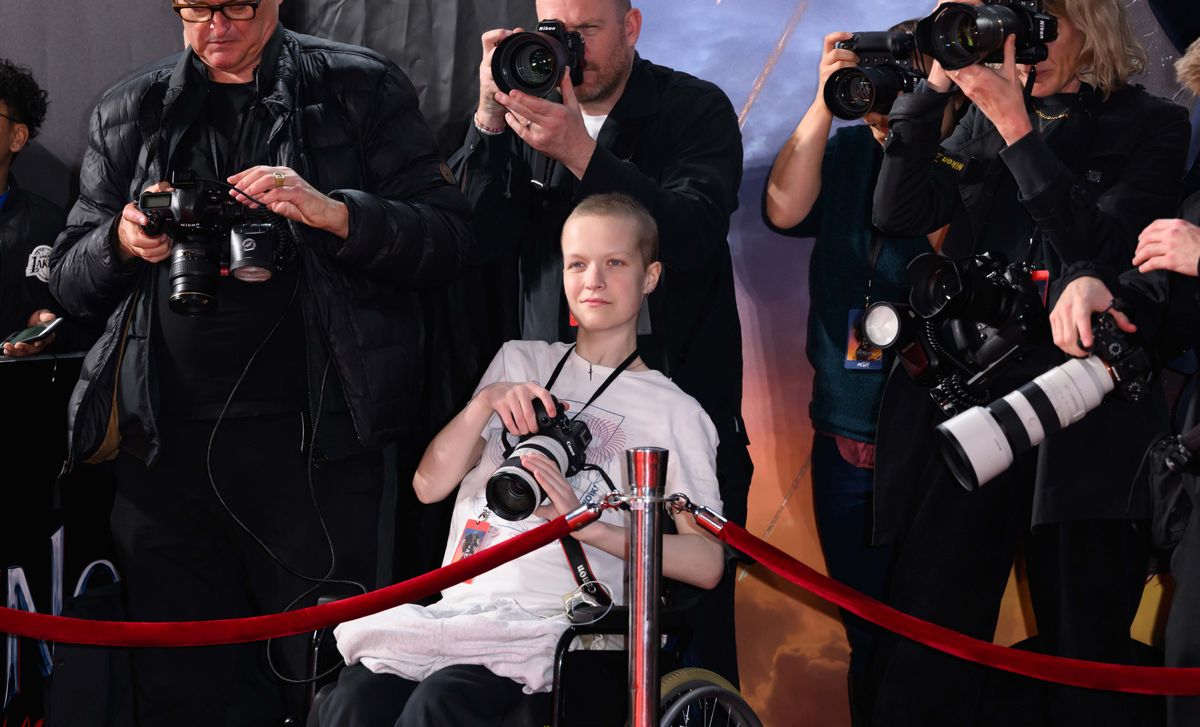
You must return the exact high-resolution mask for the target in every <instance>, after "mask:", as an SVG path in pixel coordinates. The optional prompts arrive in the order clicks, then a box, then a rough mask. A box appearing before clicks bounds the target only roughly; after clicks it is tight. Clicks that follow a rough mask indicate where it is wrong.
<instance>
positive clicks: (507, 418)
mask: <svg viewBox="0 0 1200 727" xmlns="http://www.w3.org/2000/svg"><path fill="white" fill-rule="evenodd" d="M475 398H476V400H477V401H478V402H479V404H480V405H482V406H484V407H486V408H487V409H488V410H489V411H494V412H496V414H498V415H499V416H500V421H501V422H502V423H503V424H504V428H505V429H507V430H508V433H509V434H513V435H516V436H521V435H523V434H533V433H535V432H537V430H538V423H537V417H536V416H535V415H534V413H533V400H534V399H540V400H541V402H542V406H544V407H545V408H546V413H547V414H549V415H550V416H556V415H557V413H558V412H557V410H556V409H555V406H554V399H553V397H551V396H550V392H549V391H547V390H546V389H545V388H544V387H542V386H540V385H538V384H536V383H534V382H532V381H530V382H527V383H512V382H509V381H497V382H496V383H494V384H488V385H487V386H485V387H483V389H482V390H481V391H480V392H479V394H478V395H477V396H476V397H475ZM562 408H563V410H566V409H567V408H568V406H567V404H565V403H563V404H562Z"/></svg>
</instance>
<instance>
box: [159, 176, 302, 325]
mask: <svg viewBox="0 0 1200 727" xmlns="http://www.w3.org/2000/svg"><path fill="white" fill-rule="evenodd" d="M171 185H172V186H173V187H174V189H173V190H171V191H170V192H143V193H142V197H141V199H140V200H139V201H138V209H140V210H141V211H142V213H143V214H144V215H146V225H145V228H144V229H145V230H146V234H147V235H150V236H152V237H153V236H156V235H161V234H162V233H164V232H165V233H167V234H169V235H170V236H171V238H172V239H173V240H174V245H172V246H171V274H170V278H171V294H170V297H169V298H168V301H169V303H170V306H171V310H173V311H175V312H176V313H181V314H183V315H200V314H203V313H208V312H211V311H213V310H216V307H217V280H218V278H219V277H220V276H222V275H228V274H231V273H232V274H233V276H234V277H235V278H237V279H238V280H243V281H246V282H250V283H256V282H261V281H264V280H269V279H270V278H271V276H272V275H273V274H274V273H276V272H278V271H279V270H282V269H283V268H284V267H285V266H286V265H287V264H288V263H290V262H291V260H292V259H293V258H294V257H295V246H294V245H293V244H292V242H291V237H290V236H289V235H288V233H287V228H286V226H284V225H282V224H278V223H277V219H278V218H277V216H276V215H275V214H274V213H272V212H270V211H269V210H266V209H265V208H259V209H253V210H252V209H250V208H248V207H246V206H245V205H243V204H241V203H240V202H237V201H235V200H234V199H233V198H232V197H230V196H229V194H228V193H227V192H226V190H227V189H228V185H221V184H217V183H213V182H210V181H208V180H204V179H197V178H196V175H195V173H194V172H190V171H189V172H178V173H176V174H174V175H172V179H171Z"/></svg>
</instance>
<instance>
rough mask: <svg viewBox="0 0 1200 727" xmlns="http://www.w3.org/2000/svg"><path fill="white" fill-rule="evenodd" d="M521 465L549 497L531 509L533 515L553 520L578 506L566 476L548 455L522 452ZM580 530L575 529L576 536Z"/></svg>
mask: <svg viewBox="0 0 1200 727" xmlns="http://www.w3.org/2000/svg"><path fill="white" fill-rule="evenodd" d="M521 466H522V467H524V468H525V469H527V470H529V471H530V472H531V473H532V474H533V478H534V479H535V480H537V483H538V484H539V485H541V487H542V491H543V492H545V493H546V497H547V498H549V499H550V503H549V504H547V505H540V506H538V508H537V509H536V510H534V511H533V514H534V515H537V516H538V517H541V518H545V519H547V520H553V519H554V518H556V517H558V516H559V515H566V514H567V513H569V512H571V511H572V510H575V509H576V508H578V507H579V497H578V496H576V495H575V490H574V489H572V488H571V483H569V482H567V478H565V477H563V474H562V472H561V471H560V470H559V469H558V464H556V463H555V462H552V461H551V460H550V458H549V457H547V456H546V455H544V454H542V453H541V452H529V453H527V454H522V455H521ZM581 532H583V531H582V530H579V531H576V536H577V537H578V535H579V533H581ZM580 540H583V538H580Z"/></svg>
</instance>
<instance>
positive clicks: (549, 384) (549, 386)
mask: <svg viewBox="0 0 1200 727" xmlns="http://www.w3.org/2000/svg"><path fill="white" fill-rule="evenodd" d="M574 352H575V345H574V344H571V347H570V348H568V349H567V352H566V353H564V354H563V357H562V358H561V359H559V361H558V365H557V366H555V367H554V373H552V374H550V380H549V381H547V382H546V390H547V391H549V390H550V389H552V388H554V382H555V381H558V375H559V374H561V373H562V370H563V366H565V365H566V363H567V359H568V358H570V357H571V354H572V353H574ZM637 357H638V352H637V349H636V348H635V349H634V350H633V353H631V354H629V357H628V358H626V359H625V360H624V361H622V362H621V363H620V365H619V366H617V367H616V368H615V369H613V372H612V373H611V374H609V375H608V378H607V379H605V380H604V382H603V383H601V384H600V388H598V389H596V393H594V394H592V398H590V399H588V400H587V403H586V404H584V405H583V408H582V409H580V410H579V411H577V412H575V416H573V417H571V421H575V420H576V419H577V418H579V415H580V414H582V413H583V410H584V409H586V408H588V407H589V406H591V405H592V402H593V401H595V400H596V399H598V398H600V395H601V394H603V393H604V390H605V389H607V388H608V387H609V385H610V384H612V382H613V381H614V380H615V379H616V378H617V377H618V376H620V375H621V372H623V371H624V370H625V369H627V368H629V367H630V366H632V365H633V362H634V361H637Z"/></svg>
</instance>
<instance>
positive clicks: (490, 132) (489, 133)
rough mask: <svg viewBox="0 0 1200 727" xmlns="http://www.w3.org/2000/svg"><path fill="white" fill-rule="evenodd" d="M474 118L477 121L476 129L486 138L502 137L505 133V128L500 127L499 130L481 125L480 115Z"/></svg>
mask: <svg viewBox="0 0 1200 727" xmlns="http://www.w3.org/2000/svg"><path fill="white" fill-rule="evenodd" d="M472 118H473V119H474V121H475V128H476V129H478V130H479V133H480V134H483V135H484V136H500V135H501V134H503V133H504V127H500V128H499V129H496V128H493V127H491V126H484V125H483V124H481V123H479V114H475V116H474V117H472Z"/></svg>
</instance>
